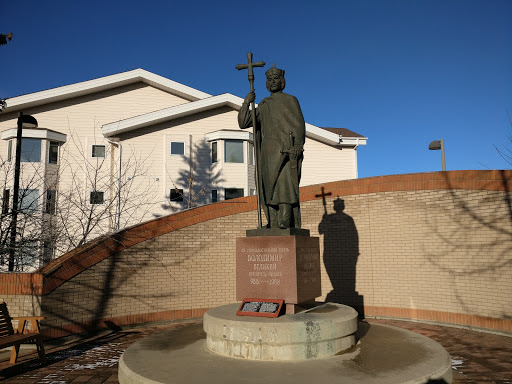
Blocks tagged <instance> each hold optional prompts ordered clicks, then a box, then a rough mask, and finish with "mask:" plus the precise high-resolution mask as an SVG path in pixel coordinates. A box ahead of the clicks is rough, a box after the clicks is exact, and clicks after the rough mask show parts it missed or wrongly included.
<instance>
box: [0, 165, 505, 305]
mask: <svg viewBox="0 0 512 384" xmlns="http://www.w3.org/2000/svg"><path fill="white" fill-rule="evenodd" d="M322 187H323V188H324V191H325V193H329V192H330V193H331V194H332V195H331V196H350V195H364V194H369V193H382V192H398V191H419V190H436V189H445V190H448V189H462V190H487V191H502V192H505V191H510V190H512V171H511V170H488V171H487V170H482V171H480V170H467V171H447V172H429V173H411V174H402V175H389V176H375V177H368V178H363V179H352V180H341V181H335V182H331V183H326V184H317V185H310V186H307V187H302V188H301V189H300V199H301V201H302V202H306V201H311V200H319V199H321V196H319V194H320V193H321V188H322ZM253 210H256V197H255V196H248V197H241V198H238V199H233V200H228V201H221V202H218V203H214V204H209V205H204V206H201V207H197V208H193V209H189V210H185V211H181V212H178V213H175V214H171V215H168V216H164V217H160V218H156V219H153V220H150V221H146V222H144V223H140V224H137V225H134V226H132V227H128V228H125V229H123V230H121V231H119V232H116V233H112V234H107V235H104V236H101V237H99V238H97V239H95V240H93V241H91V242H89V243H87V244H85V245H83V246H80V247H78V248H75V249H74V250H72V251H70V252H68V253H66V254H64V255H62V256H61V257H59V258H58V259H55V260H53V261H52V262H51V263H49V264H47V265H45V266H44V267H42V268H41V269H39V270H38V271H36V272H33V273H0V294H7V295H47V294H49V293H51V292H52V291H54V290H55V289H56V288H57V287H59V286H60V285H62V284H63V283H64V282H66V281H68V280H69V279H71V278H72V277H73V276H76V275H78V274H79V273H80V272H82V271H84V270H86V269H87V268H90V267H91V266H93V265H95V264H97V263H99V262H100V261H102V260H104V259H106V258H107V257H109V256H111V255H113V254H115V253H117V252H120V251H122V250H124V249H127V248H129V247H132V246H134V245H136V244H138V243H141V242H143V241H146V240H150V239H153V238H155V237H157V236H161V235H164V234H166V233H170V232H173V231H176V230H179V229H182V228H185V227H189V226H192V225H195V224H199V223H201V222H205V221H208V220H213V219H217V218H220V217H225V216H230V215H236V214H239V213H245V212H249V211H253Z"/></svg>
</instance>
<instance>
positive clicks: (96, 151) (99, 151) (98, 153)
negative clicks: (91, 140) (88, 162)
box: [91, 145, 105, 157]
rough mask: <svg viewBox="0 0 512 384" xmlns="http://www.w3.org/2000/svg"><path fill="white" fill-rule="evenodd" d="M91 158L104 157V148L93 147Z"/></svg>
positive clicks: (102, 146) (100, 146) (99, 146)
mask: <svg viewBox="0 0 512 384" xmlns="http://www.w3.org/2000/svg"><path fill="white" fill-rule="evenodd" d="M91 156H92V157H105V146H104V145H93V146H92V154H91Z"/></svg>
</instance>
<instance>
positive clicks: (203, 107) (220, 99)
mask: <svg viewBox="0 0 512 384" xmlns="http://www.w3.org/2000/svg"><path fill="white" fill-rule="evenodd" d="M243 101H244V100H243V99H241V98H240V97H238V96H234V95H232V94H230V93H223V94H222V95H218V96H211V97H208V98H205V99H201V100H197V101H192V102H190V103H185V104H180V105H176V106H174V107H169V108H164V109H160V110H158V111H154V112H149V113H146V114H144V115H139V116H134V117H130V118H128V119H124V120H119V121H115V122H113V123H108V124H105V125H103V126H102V127H101V133H103V135H104V136H105V137H111V136H115V135H119V134H120V133H125V132H129V131H133V130H135V129H138V128H143V127H147V126H149V125H154V124H158V123H161V122H164V121H169V120H174V119H177V118H180V117H184V116H189V115H193V114H196V113H199V112H203V111H208V110H210V109H215V108H219V107H222V106H229V107H231V108H234V109H236V110H238V109H240V107H241V105H242V102H243Z"/></svg>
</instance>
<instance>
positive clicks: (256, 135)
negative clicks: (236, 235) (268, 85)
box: [235, 52, 265, 228]
mask: <svg viewBox="0 0 512 384" xmlns="http://www.w3.org/2000/svg"><path fill="white" fill-rule="evenodd" d="M264 66H265V62H264V61H258V62H256V63H253V62H252V53H251V52H249V53H248V54H247V64H238V65H237V66H236V67H235V68H236V69H238V70H241V69H248V70H249V76H248V77H249V84H250V85H251V92H254V71H253V67H264ZM251 115H252V127H253V132H254V135H253V141H254V150H255V158H256V201H257V204H258V228H261V206H260V191H261V189H260V188H261V185H260V174H259V158H260V130H259V129H257V127H256V109H255V105H254V100H253V101H252V102H251Z"/></svg>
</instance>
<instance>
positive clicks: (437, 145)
mask: <svg viewBox="0 0 512 384" xmlns="http://www.w3.org/2000/svg"><path fill="white" fill-rule="evenodd" d="M428 149H430V150H431V151H435V150H436V149H441V142H440V141H439V140H434V141H433V142H431V143H430V144H429V145H428Z"/></svg>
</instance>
